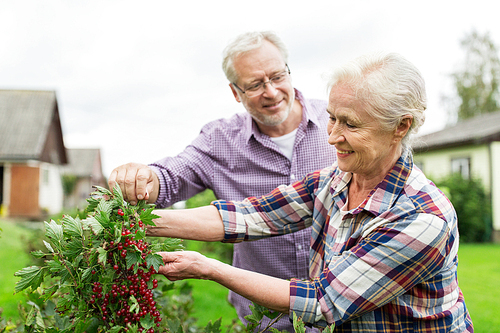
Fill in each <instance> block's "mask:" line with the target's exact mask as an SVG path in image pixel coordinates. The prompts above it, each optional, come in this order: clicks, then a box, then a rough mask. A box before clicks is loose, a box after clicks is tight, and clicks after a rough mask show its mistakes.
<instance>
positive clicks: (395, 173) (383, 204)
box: [332, 150, 413, 216]
mask: <svg viewBox="0 0 500 333" xmlns="http://www.w3.org/2000/svg"><path fill="white" fill-rule="evenodd" d="M412 167H413V156H412V154H411V152H410V151H408V150H406V151H405V152H403V154H402V155H401V156H400V157H399V159H398V160H397V162H396V164H395V165H394V167H393V168H392V169H391V170H390V171H389V173H388V174H387V175H386V176H385V178H384V179H383V180H382V181H381V182H380V183H379V184H378V185H377V186H376V187H375V188H374V189H373V190H372V191H371V192H370V194H369V195H368V197H367V198H366V199H365V200H364V201H363V202H362V203H361V204H360V205H359V206H358V207H357V208H356V209H354V210H353V211H352V212H351V213H352V214H358V213H360V212H361V211H362V210H366V211H369V212H370V213H372V214H374V215H375V216H378V215H380V214H381V213H383V212H385V211H387V210H389V209H390V207H392V205H393V203H394V202H395V201H396V200H397V198H398V197H399V195H400V193H401V192H402V191H403V188H404V186H405V184H406V183H407V180H408V177H409V175H410V173H411V170H412ZM337 172H338V174H337V177H336V181H334V182H333V183H332V188H334V189H335V192H336V193H337V194H339V193H340V192H344V191H346V190H347V185H348V184H349V181H350V180H351V179H352V173H350V172H343V171H340V170H339V169H338V168H337ZM345 194H347V192H345Z"/></svg>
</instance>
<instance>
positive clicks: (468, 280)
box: [458, 244, 500, 333]
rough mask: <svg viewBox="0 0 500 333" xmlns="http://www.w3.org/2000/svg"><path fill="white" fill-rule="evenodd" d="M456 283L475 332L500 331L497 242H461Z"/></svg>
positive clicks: (499, 263) (498, 254) (499, 268)
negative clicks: (479, 243) (461, 293)
mask: <svg viewBox="0 0 500 333" xmlns="http://www.w3.org/2000/svg"><path fill="white" fill-rule="evenodd" d="M458 259H459V263H458V285H459V286H460V288H461V289H462V292H463V294H464V298H465V303H466V304H467V307H468V308H469V312H470V315H471V318H472V322H473V323H474V331H475V332H477V333H485V332H491V333H493V332H495V333H496V332H499V331H500V315H499V313H500V245H499V244H496V245H493V244H482V245H476V244H461V245H460V249H459V253H458Z"/></svg>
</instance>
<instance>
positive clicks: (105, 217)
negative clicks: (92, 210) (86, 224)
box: [94, 207, 111, 229]
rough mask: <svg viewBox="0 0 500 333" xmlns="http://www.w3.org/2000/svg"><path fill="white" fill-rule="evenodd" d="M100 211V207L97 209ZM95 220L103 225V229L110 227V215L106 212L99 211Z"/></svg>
mask: <svg viewBox="0 0 500 333" xmlns="http://www.w3.org/2000/svg"><path fill="white" fill-rule="evenodd" d="M97 208H98V209H99V207H97ZM94 218H95V219H96V221H97V222H99V223H100V224H101V226H102V227H103V228H105V229H106V228H109V227H110V225H111V224H110V219H109V214H108V213H106V212H104V211H99V210H98V211H97V213H96V214H95V215H94Z"/></svg>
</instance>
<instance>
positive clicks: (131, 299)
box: [128, 295, 141, 313]
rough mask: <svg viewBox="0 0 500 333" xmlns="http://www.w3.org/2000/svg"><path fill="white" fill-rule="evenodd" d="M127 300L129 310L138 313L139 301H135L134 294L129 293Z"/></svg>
mask: <svg viewBox="0 0 500 333" xmlns="http://www.w3.org/2000/svg"><path fill="white" fill-rule="evenodd" d="M128 300H129V302H128V305H129V306H130V309H129V312H130V313H134V312H135V313H139V311H141V309H140V308H139V303H138V302H137V299H136V298H135V297H134V295H130V297H129V299H128Z"/></svg>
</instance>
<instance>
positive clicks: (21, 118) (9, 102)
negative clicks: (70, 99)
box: [0, 90, 66, 164]
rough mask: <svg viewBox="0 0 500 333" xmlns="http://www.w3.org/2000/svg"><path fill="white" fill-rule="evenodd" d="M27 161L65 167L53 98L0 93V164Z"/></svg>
mask: <svg viewBox="0 0 500 333" xmlns="http://www.w3.org/2000/svg"><path fill="white" fill-rule="evenodd" d="M52 149H55V150H56V151H57V152H58V154H57V155H59V156H56V157H54V156H53V155H54V154H51V153H50V151H49V150H52ZM48 155H52V156H48ZM30 159H33V160H43V161H46V162H51V163H58V164H60V163H66V152H65V148H64V142H63V138H62V130H61V124H60V119H59V111H58V106H57V99H56V94H55V92H54V91H31V90H0V160H14V161H15V160H21V161H23V160H30Z"/></svg>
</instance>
